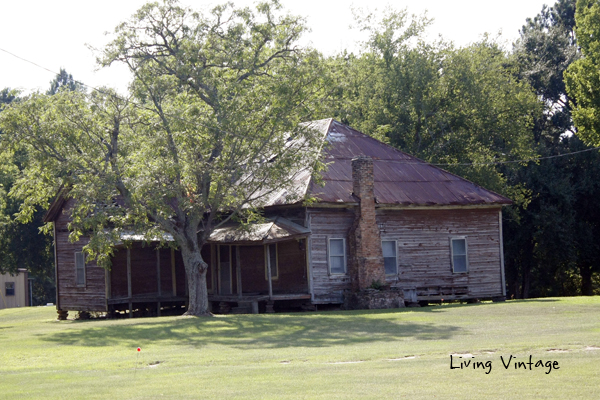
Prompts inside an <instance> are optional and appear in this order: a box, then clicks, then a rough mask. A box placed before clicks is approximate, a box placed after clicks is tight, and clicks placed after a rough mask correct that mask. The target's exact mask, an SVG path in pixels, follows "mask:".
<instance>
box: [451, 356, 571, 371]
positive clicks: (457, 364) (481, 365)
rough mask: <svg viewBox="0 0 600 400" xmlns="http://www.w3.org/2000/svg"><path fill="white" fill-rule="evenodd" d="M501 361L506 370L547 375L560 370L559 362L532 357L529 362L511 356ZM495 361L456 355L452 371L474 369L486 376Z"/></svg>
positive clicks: (453, 359) (452, 360) (501, 358)
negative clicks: (477, 359)
mask: <svg viewBox="0 0 600 400" xmlns="http://www.w3.org/2000/svg"><path fill="white" fill-rule="evenodd" d="M500 361H501V362H502V366H503V367H504V369H515V370H525V371H535V370H538V371H540V370H541V371H545V374H546V375H547V374H549V373H550V372H552V370H553V369H560V367H559V366H558V361H544V360H534V359H533V357H532V356H529V361H521V360H517V357H515V356H513V355H510V356H509V357H504V356H500ZM492 366H493V361H492V360H488V361H476V360H475V357H473V356H470V357H463V356H457V355H454V354H451V355H450V369H462V370H465V369H469V370H470V369H472V370H482V371H485V373H486V374H489V373H490V372H492Z"/></svg>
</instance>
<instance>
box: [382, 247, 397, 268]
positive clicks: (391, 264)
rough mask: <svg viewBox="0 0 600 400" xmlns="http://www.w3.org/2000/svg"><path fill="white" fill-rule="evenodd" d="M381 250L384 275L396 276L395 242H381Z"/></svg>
mask: <svg viewBox="0 0 600 400" xmlns="http://www.w3.org/2000/svg"><path fill="white" fill-rule="evenodd" d="M381 249H382V251H383V265H384V266H385V274H386V275H397V274H398V259H397V257H396V241H395V240H382V241H381Z"/></svg>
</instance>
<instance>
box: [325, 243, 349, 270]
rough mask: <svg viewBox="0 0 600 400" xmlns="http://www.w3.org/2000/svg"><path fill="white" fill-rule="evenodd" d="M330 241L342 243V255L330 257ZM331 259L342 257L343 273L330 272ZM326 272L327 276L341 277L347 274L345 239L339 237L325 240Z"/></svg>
mask: <svg viewBox="0 0 600 400" xmlns="http://www.w3.org/2000/svg"><path fill="white" fill-rule="evenodd" d="M332 240H341V241H342V254H341V255H339V254H336V255H332V254H331V241H332ZM331 257H343V265H344V272H332V271H331ZM327 272H328V273H329V275H334V276H341V275H347V274H348V257H347V256H346V239H345V238H340V237H330V238H327Z"/></svg>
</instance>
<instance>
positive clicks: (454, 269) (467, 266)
mask: <svg viewBox="0 0 600 400" xmlns="http://www.w3.org/2000/svg"><path fill="white" fill-rule="evenodd" d="M455 240H464V242H465V254H456V256H462V255H464V256H465V270H464V271H456V268H455V265H454V256H455V254H454V246H453V242H454V241H455ZM450 263H451V265H452V273H453V274H466V273H468V272H469V244H468V243H467V237H466V236H451V237H450Z"/></svg>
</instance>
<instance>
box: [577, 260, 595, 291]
mask: <svg viewBox="0 0 600 400" xmlns="http://www.w3.org/2000/svg"><path fill="white" fill-rule="evenodd" d="M579 273H580V274H581V294H582V295H583V296H592V295H593V293H592V292H593V289H592V268H591V267H590V266H589V265H586V266H580V267H579Z"/></svg>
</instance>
